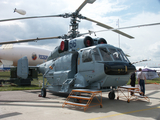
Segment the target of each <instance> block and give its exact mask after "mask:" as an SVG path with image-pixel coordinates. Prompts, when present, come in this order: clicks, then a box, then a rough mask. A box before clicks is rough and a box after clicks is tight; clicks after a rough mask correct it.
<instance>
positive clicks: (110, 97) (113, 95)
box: [108, 91, 115, 100]
mask: <svg viewBox="0 0 160 120" xmlns="http://www.w3.org/2000/svg"><path fill="white" fill-rule="evenodd" d="M108 97H109V99H110V100H114V98H115V93H114V91H111V92H110V93H109V94H108Z"/></svg>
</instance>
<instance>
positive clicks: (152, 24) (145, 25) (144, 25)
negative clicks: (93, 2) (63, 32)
mask: <svg viewBox="0 0 160 120" xmlns="http://www.w3.org/2000/svg"><path fill="white" fill-rule="evenodd" d="M154 25H160V23H151V24H143V25H135V26H129V27H121V28H115V29H109V30H99V31H89V32H90V33H97V32H104V31H111V30H122V29H130V28H136V27H139V28H140V27H147V26H154Z"/></svg>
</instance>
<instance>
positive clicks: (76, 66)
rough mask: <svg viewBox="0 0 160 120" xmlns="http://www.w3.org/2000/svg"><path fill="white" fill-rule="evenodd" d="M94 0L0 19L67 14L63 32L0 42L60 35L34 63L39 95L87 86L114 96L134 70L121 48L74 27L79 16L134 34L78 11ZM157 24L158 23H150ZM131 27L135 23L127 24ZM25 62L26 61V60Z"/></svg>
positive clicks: (17, 41) (36, 39)
mask: <svg viewBox="0 0 160 120" xmlns="http://www.w3.org/2000/svg"><path fill="white" fill-rule="evenodd" d="M95 1H96V0H85V1H84V2H83V3H82V4H81V5H80V6H79V7H78V9H77V10H75V12H73V13H65V14H59V15H48V16H33V17H23V18H13V19H5V20H0V22H5V21H13V20H23V19H32V18H44V17H62V18H71V19H70V25H69V26H70V30H69V31H68V33H67V34H64V35H62V36H55V37H45V38H38V37H37V38H35V39H25V40H16V41H9V42H1V43H0V44H10V43H22V42H31V41H39V40H45V39H62V41H61V43H60V45H59V46H57V47H56V48H55V49H54V50H53V51H52V52H51V53H50V55H49V56H48V59H47V62H45V63H43V64H40V65H38V66H37V68H38V71H39V73H42V74H43V86H42V88H41V96H42V97H46V89H48V90H49V91H52V92H59V93H70V92H71V90H72V89H91V90H101V91H109V98H110V99H114V98H115V93H114V90H115V89H116V88H117V87H118V86H123V85H125V84H127V82H128V80H129V78H130V74H131V73H132V72H134V71H135V70H136V69H135V66H134V65H132V64H131V62H130V61H129V59H128V58H127V57H126V55H125V54H124V52H123V50H122V49H121V48H118V47H115V46H113V45H109V44H107V41H106V40H105V39H104V38H100V37H96V38H92V37H90V36H89V35H90V34H93V33H95V32H94V31H89V32H87V33H80V32H79V31H78V27H79V26H78V25H79V22H80V19H83V20H88V21H90V22H94V23H96V24H97V25H98V26H101V27H103V28H106V29H108V30H111V31H113V32H116V33H118V34H121V35H123V36H125V37H128V38H130V39H133V38H134V37H133V36H131V35H128V34H126V33H124V32H122V31H120V30H119V29H126V28H119V29H114V28H112V27H110V26H108V25H106V24H103V23H101V22H98V21H95V20H93V19H90V18H88V17H85V16H82V15H81V14H80V11H81V10H82V8H83V7H84V6H85V5H86V4H88V3H90V4H92V3H94V2H95ZM16 11H18V9H16ZM158 24H160V23H155V24H150V25H158ZM142 26H149V25H142ZM134 27H137V26H131V27H127V28H134ZM138 27H139V26H138ZM83 36H85V37H83ZM21 60H22V61H21V62H23V63H25V61H26V60H25V59H21ZM23 60H24V61H23ZM26 65H28V64H27V63H26ZM26 68H27V67H26ZM45 78H46V79H47V82H46V84H45V80H44V79H45Z"/></svg>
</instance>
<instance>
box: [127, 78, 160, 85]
mask: <svg viewBox="0 0 160 120" xmlns="http://www.w3.org/2000/svg"><path fill="white" fill-rule="evenodd" d="M157 83H158V84H160V78H155V79H153V80H146V84H157ZM136 84H138V80H137V79H136ZM127 85H130V80H129V81H128V83H127Z"/></svg>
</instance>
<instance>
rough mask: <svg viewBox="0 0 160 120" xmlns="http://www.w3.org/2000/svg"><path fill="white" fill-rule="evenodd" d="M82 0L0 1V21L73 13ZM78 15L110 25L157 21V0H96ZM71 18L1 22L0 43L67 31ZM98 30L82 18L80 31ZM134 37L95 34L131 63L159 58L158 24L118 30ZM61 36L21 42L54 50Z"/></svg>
mask: <svg viewBox="0 0 160 120" xmlns="http://www.w3.org/2000/svg"><path fill="white" fill-rule="evenodd" d="M83 1H84V0H47V1H44V0H0V9H1V10H0V20H2V19H10V18H20V17H30V16H41V15H57V14H64V13H72V12H74V11H75V10H76V9H77V8H78V7H79V6H80V5H81V3H83ZM14 8H17V9H23V10H25V11H26V15H24V16H22V15H20V14H18V13H13V11H14ZM80 14H82V15H83V16H86V17H88V18H91V19H93V20H96V21H99V22H102V23H104V24H107V25H109V26H111V27H114V28H117V27H118V26H117V21H118V20H119V27H128V26H134V25H142V24H151V23H158V22H160V0H96V1H95V2H94V3H93V4H87V5H86V6H85V7H84V8H83V9H82V10H81V11H80ZM69 24H70V18H67V19H64V18H43V19H29V20H18V21H9V22H0V31H1V32H0V42H2V41H3V42H4V41H12V40H18V39H20V40H21V39H31V38H37V37H53V36H61V35H63V34H66V33H67V32H68V30H69ZM88 30H92V31H98V30H104V28H102V27H99V26H97V25H96V24H95V23H92V22H89V21H86V20H81V22H80V23H79V31H80V32H81V33H83V32H87V31H88ZM121 31H123V32H125V33H127V34H129V35H131V36H133V37H135V39H129V38H126V37H123V36H120V39H119V38H118V34H117V33H114V32H112V31H106V32H101V33H96V36H94V35H92V37H102V38H105V39H106V40H107V43H108V44H111V45H114V46H116V47H120V48H121V49H122V50H123V51H124V53H126V54H128V55H130V57H129V60H130V61H131V62H135V61H140V60H143V59H151V60H152V61H160V32H159V31H160V25H157V26H150V27H138V28H132V29H124V30H121ZM60 42H61V39H54V40H44V41H38V42H30V43H21V44H23V45H33V46H37V47H43V48H45V49H51V50H53V49H54V48H55V47H56V46H58V45H59V44H60Z"/></svg>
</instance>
